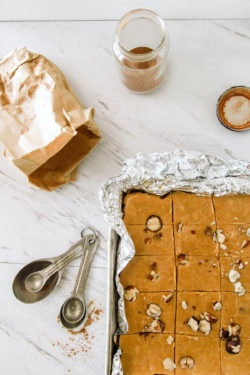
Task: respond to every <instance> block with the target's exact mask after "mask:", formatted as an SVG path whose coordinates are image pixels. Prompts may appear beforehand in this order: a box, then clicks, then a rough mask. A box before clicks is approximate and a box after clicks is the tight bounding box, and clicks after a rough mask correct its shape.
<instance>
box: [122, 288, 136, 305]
mask: <svg viewBox="0 0 250 375" xmlns="http://www.w3.org/2000/svg"><path fill="white" fill-rule="evenodd" d="M138 293H139V290H138V289H137V288H136V287H135V286H132V285H129V286H127V287H126V288H125V289H124V298H125V299H126V300H127V301H130V302H134V301H135V300H136V296H137V294H138Z"/></svg>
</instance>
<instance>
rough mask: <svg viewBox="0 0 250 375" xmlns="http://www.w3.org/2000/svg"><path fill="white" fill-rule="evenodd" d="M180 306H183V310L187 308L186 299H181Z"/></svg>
mask: <svg viewBox="0 0 250 375" xmlns="http://www.w3.org/2000/svg"><path fill="white" fill-rule="evenodd" d="M181 307H182V308H183V310H187V309H188V304H187V301H181Z"/></svg>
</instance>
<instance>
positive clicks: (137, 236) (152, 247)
mask: <svg viewBox="0 0 250 375" xmlns="http://www.w3.org/2000/svg"><path fill="white" fill-rule="evenodd" d="M126 228H127V231H128V233H129V235H130V237H131V238H132V241H133V242H134V246H135V252H136V255H169V256H171V257H173V256H174V239H173V227H172V225H169V226H163V227H162V228H161V230H159V231H158V232H156V233H154V232H151V231H149V230H147V228H146V225H127V226H126Z"/></svg>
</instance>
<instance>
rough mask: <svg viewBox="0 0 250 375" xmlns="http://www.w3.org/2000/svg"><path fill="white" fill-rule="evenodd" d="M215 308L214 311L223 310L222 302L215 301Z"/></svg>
mask: <svg viewBox="0 0 250 375" xmlns="http://www.w3.org/2000/svg"><path fill="white" fill-rule="evenodd" d="M213 309H214V311H220V310H221V302H219V301H215V302H214V303H213Z"/></svg>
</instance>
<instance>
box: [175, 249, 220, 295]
mask: <svg viewBox="0 0 250 375" xmlns="http://www.w3.org/2000/svg"><path fill="white" fill-rule="evenodd" d="M176 264H177V289H178V290H179V291H219V290H220V264H219V260H218V258H217V257H207V256H192V255H185V254H180V255H177V257H176Z"/></svg>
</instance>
